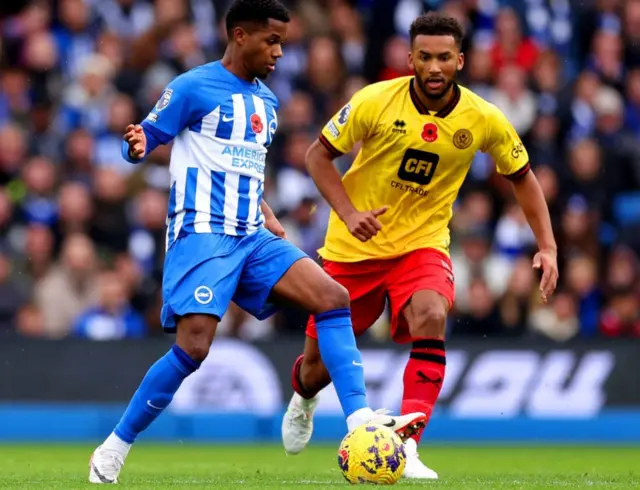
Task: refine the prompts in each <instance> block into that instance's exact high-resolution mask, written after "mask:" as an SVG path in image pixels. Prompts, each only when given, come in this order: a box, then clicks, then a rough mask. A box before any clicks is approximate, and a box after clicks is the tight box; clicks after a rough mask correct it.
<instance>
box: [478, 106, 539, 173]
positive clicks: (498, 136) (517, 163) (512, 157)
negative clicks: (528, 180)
mask: <svg viewBox="0 0 640 490" xmlns="http://www.w3.org/2000/svg"><path fill="white" fill-rule="evenodd" d="M482 151H483V152H485V153H488V154H489V155H490V156H491V158H493V160H494V161H495V163H496V169H497V170H498V173H499V174H501V175H503V176H505V177H506V178H508V179H511V180H515V179H518V178H520V177H522V176H523V175H525V174H526V173H527V172H529V170H531V166H530V164H529V155H528V153H527V150H526V148H525V147H524V145H523V144H522V141H521V140H520V137H519V136H518V133H517V132H516V130H515V129H514V128H513V126H512V125H511V123H510V122H509V121H508V120H507V118H506V117H505V115H504V114H503V113H502V111H500V110H499V109H498V108H497V107H495V106H491V107H490V110H489V112H488V115H487V138H486V141H485V145H484V148H483V149H482Z"/></svg>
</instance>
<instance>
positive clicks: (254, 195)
mask: <svg viewBox="0 0 640 490" xmlns="http://www.w3.org/2000/svg"><path fill="white" fill-rule="evenodd" d="M265 132H266V131H265ZM259 188H260V182H259V181H258V179H254V178H252V179H251V180H250V181H249V199H250V201H249V218H248V219H247V221H248V222H249V224H248V225H247V233H253V232H254V231H256V230H257V229H258V227H257V226H256V225H255V223H253V222H252V220H253V219H254V216H255V215H256V213H257V212H258V189H259Z"/></svg>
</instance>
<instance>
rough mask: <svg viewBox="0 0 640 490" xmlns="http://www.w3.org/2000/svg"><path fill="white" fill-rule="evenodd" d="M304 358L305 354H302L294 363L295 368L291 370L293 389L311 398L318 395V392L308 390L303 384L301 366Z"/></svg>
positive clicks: (303, 396)
mask: <svg viewBox="0 0 640 490" xmlns="http://www.w3.org/2000/svg"><path fill="white" fill-rule="evenodd" d="M303 360H304V355H300V356H299V357H298V358H297V359H296V361H295V362H294V363H293V369H292V370H291V386H293V391H295V392H296V393H297V394H298V395H300V396H301V397H302V398H306V399H307V400H309V399H311V398H313V397H314V396H316V395H317V394H318V392H315V393H312V392H309V391H306V390H305V389H304V387H303V386H302V383H301V382H300V367H301V366H302V361H303Z"/></svg>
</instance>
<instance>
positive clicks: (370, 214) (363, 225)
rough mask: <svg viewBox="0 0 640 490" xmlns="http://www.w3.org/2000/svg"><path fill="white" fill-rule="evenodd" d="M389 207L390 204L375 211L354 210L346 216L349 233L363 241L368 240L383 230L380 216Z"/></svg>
mask: <svg viewBox="0 0 640 490" xmlns="http://www.w3.org/2000/svg"><path fill="white" fill-rule="evenodd" d="M388 209H389V206H384V207H381V208H379V209H374V210H373V211H354V212H353V213H351V214H349V215H347V216H346V217H345V219H344V223H345V224H346V225H347V228H348V229H349V233H351V234H352V235H353V236H354V237H356V238H357V239H358V240H360V241H361V242H366V241H367V240H369V239H370V238H371V237H374V236H376V235H377V234H378V232H379V231H380V230H382V225H381V224H380V221H378V216H382V215H383V214H384V213H386V212H387V210H388Z"/></svg>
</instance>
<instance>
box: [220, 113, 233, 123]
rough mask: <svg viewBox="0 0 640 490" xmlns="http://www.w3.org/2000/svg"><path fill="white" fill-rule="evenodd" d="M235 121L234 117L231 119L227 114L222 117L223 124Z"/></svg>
mask: <svg viewBox="0 0 640 490" xmlns="http://www.w3.org/2000/svg"><path fill="white" fill-rule="evenodd" d="M231 121H233V117H229V116H227V115H226V114H223V115H222V122H231Z"/></svg>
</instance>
